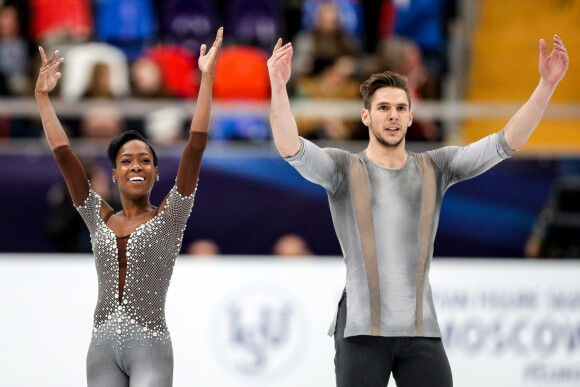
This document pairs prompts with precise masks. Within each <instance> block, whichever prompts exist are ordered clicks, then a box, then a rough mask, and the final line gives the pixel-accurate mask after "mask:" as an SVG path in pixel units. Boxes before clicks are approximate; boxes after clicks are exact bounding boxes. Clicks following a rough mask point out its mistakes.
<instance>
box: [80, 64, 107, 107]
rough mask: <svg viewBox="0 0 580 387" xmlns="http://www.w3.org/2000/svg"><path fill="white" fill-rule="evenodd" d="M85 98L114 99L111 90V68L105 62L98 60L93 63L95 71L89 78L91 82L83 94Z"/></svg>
mask: <svg viewBox="0 0 580 387" xmlns="http://www.w3.org/2000/svg"><path fill="white" fill-rule="evenodd" d="M83 98H96V99H113V98H114V95H113V92H112V91H111V68H110V67H109V65H108V64H107V63H105V62H97V63H95V64H94V65H93V71H92V72H91V75H90V78H89V84H88V85H87V88H86V90H85V92H84V94H83Z"/></svg>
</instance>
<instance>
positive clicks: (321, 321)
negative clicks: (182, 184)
mask: <svg viewBox="0 0 580 387" xmlns="http://www.w3.org/2000/svg"><path fill="white" fill-rule="evenodd" d="M337 2H338V3H341V4H342V5H343V6H345V7H347V8H348V7H350V8H348V9H350V10H354V11H353V12H354V13H352V14H351V16H352V17H353V19H352V20H355V21H356V20H358V21H360V22H361V23H363V21H365V22H366V24H364V23H363V25H358V24H356V23H355V24H352V25H351V27H350V28H352V29H353V31H355V33H360V31H359V30H357V28H360V29H365V28H367V29H368V28H369V23H370V22H369V20H367V19H368V16H365V15H368V14H369V13H371V12H373V11H372V10H375V9H376V7H377V5H378V4H379V3H380V4H381V7H383V8H381V10H383V9H386V8H388V7H389V6H390V7H394V9H398V10H401V9H405V7H407V6H409V5H410V4H412V5H417V4H419V5H421V4H423V3H424V2H425V3H432V4H436V5H437V6H440V5H441V4H445V5H446V6H450V7H451V8H453V13H452V16H453V20H452V22H451V23H449V24H448V25H447V34H446V39H447V40H446V49H447V51H446V54H445V55H446V58H447V66H448V69H447V72H446V74H445V78H444V79H443V81H442V87H443V91H442V95H441V97H440V98H438V99H426V100H422V101H417V103H414V108H415V117H416V118H417V119H418V120H419V119H424V120H435V121H437V122H438V123H439V125H440V128H441V130H442V135H441V138H439V139H438V140H437V141H410V142H409V143H408V148H409V149H410V150H413V151H422V150H427V149H433V148H437V147H440V146H444V145H448V144H453V145H464V144H467V143H469V142H471V141H474V140H477V139H479V138H481V137H483V136H485V135H488V134H490V133H493V132H495V131H497V130H499V129H501V127H502V126H503V125H504V124H505V122H506V121H507V119H508V118H509V117H510V116H511V115H512V114H513V113H514V112H515V111H516V110H517V108H518V107H519V106H521V104H522V103H523V102H525V100H526V98H527V97H528V96H529V95H530V93H531V92H532V90H533V88H534V87H535V85H536V83H537V81H538V77H539V76H538V74H537V67H538V66H537V55H538V48H537V41H538V39H540V38H544V39H546V40H547V41H548V47H549V48H551V36H552V35H553V34H554V33H558V34H559V35H560V36H561V37H562V38H563V40H564V42H565V44H566V46H567V48H568V51H569V57H570V68H569V70H568V73H567V75H566V77H565V78H564V80H563V81H562V84H561V85H560V86H559V88H558V90H557V91H556V93H555V95H554V96H553V98H552V101H551V103H550V106H549V107H548V110H547V111H546V114H545V117H544V119H543V120H542V122H541V123H540V125H539V126H538V129H537V130H536V133H534V135H533V136H532V137H531V138H530V141H529V143H528V144H527V145H526V146H525V148H524V149H523V150H522V151H521V152H519V153H518V154H517V155H516V156H514V157H513V158H511V159H509V160H506V161H504V162H502V163H500V164H499V165H498V166H496V167H494V168H493V169H491V170H490V171H488V172H486V173H485V174H483V175H481V176H479V177H477V178H474V179H472V180H469V181H466V182H463V183H461V184H457V185H455V186H453V187H451V188H450V190H449V191H448V192H447V194H446V196H445V199H444V201H443V207H442V210H441V217H440V223H439V228H438V234H437V239H436V242H435V262H434V263H433V265H432V274H431V283H432V287H433V294H434V297H435V301H436V304H437V311H438V317H439V322H440V325H441V329H442V331H443V335H444V342H445V346H446V349H447V351H448V354H449V358H450V362H451V366H452V369H453V374H454V381H455V385H457V386H475V387H477V386H490V385H493V386H522V387H528V386H530V387H531V386H575V385H579V384H580V348H579V345H580V287H579V285H578V283H579V282H578V278H579V275H580V267H579V266H578V260H577V259H578V258H579V257H580V205H578V203H580V77H579V76H578V74H579V71H578V70H579V63H580V61H578V60H577V53H578V52H580V31H579V28H580V2H578V1H576V0H532V1H526V2H520V1H517V0H465V1H460V0H457V1H448V0H433V1H427V0H393V1H388V0H384V1H381V2H374V1H364V0H360V1H358V0H342V1H337ZM41 3H42V4H41ZM170 3H171V4H173V3H176V4H177V3H190V5H191V4H194V3H195V5H196V6H197V7H198V8H199V9H202V8H203V7H204V6H203V4H205V3H208V2H205V1H201V0H195V1H193V0H191V1H189V0H183V1H167V2H166V4H170ZM210 3H211V1H210ZM214 3H215V4H217V10H218V11H220V10H221V11H222V12H223V13H224V15H226V16H223V18H222V20H218V21H221V22H223V24H225V27H226V29H225V34H226V36H228V34H230V35H229V39H228V40H227V41H226V45H225V46H224V48H225V47H228V46H235V45H236V44H241V43H240V42H242V32H243V30H238V29H237V28H238V27H239V24H240V23H237V22H236V20H235V18H233V19H232V16H227V15H231V13H232V12H234V11H236V10H238V11H236V12H238V15H242V13H241V11H239V8H236V7H239V6H240V4H241V3H243V2H242V1H239V0H237V1H235V0H220V1H217V2H214ZM234 3H235V4H234ZM267 3H268V4H274V5H276V6H278V8H277V9H278V11H280V10H281V13H282V15H283V16H284V17H279V18H278V19H276V20H277V21H276V23H275V24H274V25H275V26H276V28H274V29H272V31H273V32H272V33H273V34H278V35H281V36H283V37H284V39H285V40H287V39H291V38H293V37H294V36H295V35H294V34H293V33H298V32H299V31H300V30H302V29H307V25H308V20H307V19H306V17H305V16H304V15H307V14H308V7H314V6H316V5H317V4H316V3H319V2H317V1H306V0H292V1H268V2H267ZM24 4H28V5H30V4H32V5H34V7H36V6H39V7H40V6H47V7H48V8H42V9H44V10H46V9H49V10H50V9H52V10H53V11H54V10H59V9H63V8H58V7H65V8H66V7H68V8H69V9H73V8H75V9H76V7H81V8H82V7H83V6H87V5H88V7H89V8H87V9H91V10H92V11H93V12H94V15H95V20H94V24H93V25H90V26H89V27H90V28H91V29H92V31H93V32H92V33H91V34H89V35H88V36H85V37H84V38H83V39H84V40H81V41H79V40H78V38H75V39H77V40H74V39H73V40H74V42H73V43H70V41H69V42H68V43H67V44H63V46H62V47H63V48H66V50H70V49H72V48H74V47H76V46H77V45H80V44H81V43H83V44H88V42H103V41H107V39H105V38H100V37H99V36H100V35H99V33H102V34H105V32H106V31H108V30H107V28H105V27H107V23H105V24H103V25H102V26H101V24H99V19H97V15H98V10H99V9H101V8H99V7H105V6H111V7H114V6H115V5H116V4H129V5H131V6H135V5H137V6H141V7H142V9H146V8H147V7H160V6H162V4H164V2H162V1H146V0H139V1H137V0H114V1H113V0H98V1H82V0H67V1H64V0H60V1H55V2H52V1H48V0H46V1H45V0H42V1H41V0H29V1H10V0H0V6H2V7H3V6H10V5H16V6H17V7H22V6H24ZM55 4H56V5H55ZM83 4H84V5H83ZM147 4H148V5H147ZM450 4H452V5H450ZM34 7H31V8H30V9H29V13H28V16H29V20H28V21H27V23H28V25H29V26H30V28H34V26H35V25H36V24H35V23H36V22H35V15H36V16H38V15H39V14H38V13H37V14H34V12H31V11H30V10H31V9H32V11H34V9H36V8H34ZM50 7H52V8H50ZM253 8H255V7H254V6H247V9H253ZM151 9H157V8H151ZM184 9H185V8H184ZM203 9H205V8H203ZM43 12H44V13H42V14H40V15H41V16H42V18H43V20H47V18H48V16H47V15H49V14H48V13H46V12H45V11H43ZM357 12H358V13H357ZM63 15H64V14H63ZM152 15H154V16H155V15H156V14H155V13H152ZM353 15H354V16H353ZM38 17H40V16H38ZM63 17H64V16H63ZM357 18H358V19H357ZM208 20H210V21H211V23H209V26H210V27H211V28H213V27H214V25H213V24H212V23H214V22H216V20H213V19H208ZM232 20H233V21H232ZM292 20H294V22H291V21H292ZM383 21H384V20H383ZM109 24H111V21H110V20H109ZM113 24H114V23H113ZM144 25H145V27H143V28H141V29H140V28H137V26H132V28H133V30H135V31H137V30H139V31H141V32H142V33H147V31H148V27H147V26H155V25H156V24H155V21H151V20H149V22H147V23H145V24H144ZM159 25H161V24H159ZM103 26H104V27H103ZM357 26H358V27H357ZM129 27H131V26H129ZM216 27H217V25H216ZM380 27H381V26H377V28H379V29H380ZM103 28H104V29H103ZM129 29H131V28H129ZM153 29H155V28H153ZM98 31H101V32H99V33H98ZM268 31H270V30H268ZM356 31H358V32H356ZM162 33H163V29H162V28H160V27H159V29H158V30H155V31H153V32H151V34H153V35H155V34H162ZM212 33H213V32H212ZM236 34H237V35H236ZM0 35H2V34H1V33H0ZM21 35H22V36H24V37H25V38H26V40H27V44H29V46H30V47H31V48H33V49H36V46H37V45H38V44H39V43H41V41H39V40H38V39H40V38H38V39H37V38H36V36H37V35H33V34H32V32H30V33H29V32H28V31H25V32H24V33H22V34H21ZM232 35H233V36H232ZM102 36H105V35H102ZM208 36H210V35H208ZM2 39H3V38H2V37H1V36H0V47H1V46H2V42H3V40H2ZM211 39H212V38H211V36H210V37H209V38H206V40H205V41H204V42H206V43H210V42H211ZM236 39H238V41H236ZM149 41H151V40H149ZM108 42H109V43H111V41H110V40H109V41H108ZM200 42H201V40H200V41H197V42H194V43H191V42H185V43H183V44H184V45H195V44H197V46H196V47H198V46H199V43H200ZM273 42H274V40H273V39H270V40H269V41H261V42H260V41H254V42H253V43H251V44H250V45H252V44H253V46H254V47H257V48H259V49H260V50H264V51H263V55H264V56H265V57H267V55H268V54H267V51H266V48H265V47H270V46H272V45H273ZM113 43H119V42H113ZM43 44H44V42H43ZM46 44H47V45H48V47H51V48H52V47H54V48H56V45H55V44H56V43H54V42H51V41H49V42H47V43H46ZM140 44H141V45H147V43H143V42H141V43H140ZM244 44H246V43H244ZM260 45H263V46H264V47H260ZM139 47H140V46H139V45H137V46H134V45H124V46H123V49H124V50H125V53H126V54H127V56H128V57H129V58H130V57H131V55H137V54H136V53H135V51H134V50H137V49H139ZM141 48H142V47H141ZM66 50H64V49H63V51H64V52H65V56H66ZM29 66H30V68H31V69H33V68H34V67H35V66H36V62H34V56H33V55H32V56H31V63H30V64H29ZM232 71H233V70H232ZM29 73H30V74H29V75H30V76H31V77H32V78H31V79H32V80H34V78H33V76H32V75H33V70H30V71H29ZM77 75H78V74H74V73H71V72H69V73H68V74H67V72H66V67H64V69H63V81H64V80H65V79H66V78H67V76H68V77H69V78H73V79H74V77H75V76H77ZM216 79H217V76H216ZM9 80H10V79H9ZM262 80H263V79H262ZM29 82H30V80H29ZM266 87H267V84H266ZM61 92H63V93H65V94H66V90H61ZM184 92H188V91H187V90H186V91H184ZM214 92H215V93H216V94H218V95H219V93H220V92H222V91H217V90H216V91H214ZM222 95H224V94H222ZM53 101H54V104H55V109H56V111H57V113H58V115H59V117H60V118H61V120H62V121H63V123H64V124H65V125H66V126H67V128H70V130H71V134H72V139H71V141H72V146H73V149H74V150H75V152H77V153H78V154H79V155H80V156H82V157H83V159H84V160H87V161H90V162H92V163H94V164H95V165H98V166H100V167H101V168H102V169H103V170H105V171H109V170H110V166H109V165H108V161H107V160H106V157H105V154H106V145H107V141H106V140H103V139H90V138H84V137H83V136H82V135H81V133H80V129H79V127H80V121H81V119H82V117H83V114H84V113H85V112H86V111H88V110H89V109H90V108H91V107H94V106H96V105H103V106H105V107H107V108H108V107H110V105H114V107H115V108H116V109H118V110H119V111H121V113H122V116H123V119H124V120H125V126H126V127H128V128H138V129H142V128H143V123H142V119H143V117H145V116H146V115H147V114H148V113H149V112H152V111H165V112H167V111H169V112H174V113H175V115H178V116H183V117H184V118H183V120H184V122H185V126H184V128H186V127H187V120H188V119H189V118H190V117H191V114H192V113H193V110H194V107H195V98H194V97H186V98H182V97H175V96H173V97H172V98H168V99H167V98H166V99H158V100H147V101H144V100H139V99H135V98H132V97H131V96H130V95H125V96H123V97H122V98H116V99H114V100H112V101H105V102H102V101H100V102H99V101H95V100H90V99H89V100H86V99H79V98H65V97H64V96H63V95H61V96H55V98H53ZM214 101H215V103H214V107H213V114H212V128H211V131H213V133H214V134H212V138H211V140H210V143H209V145H208V148H207V150H206V153H205V155H204V160H203V164H202V171H201V175H200V181H199V189H198V191H197V194H196V199H195V205H194V209H193V212H192V215H191V218H190V220H189V222H188V225H187V229H186V231H185V237H184V243H183V250H182V252H183V254H182V256H181V257H180V259H179V260H178V263H177V265H176V269H175V274H174V279H173V281H172V285H171V287H170V290H169V295H168V305H167V314H168V315H167V319H168V323H169V327H170V329H171V333H172V336H173V340H174V350H175V386H177V387H180V386H184V387H187V386H202V387H205V386H208V387H222V386H296V385H300V386H331V385H334V374H333V372H334V370H333V356H334V349H333V341H332V339H331V338H329V337H327V336H326V331H327V329H328V324H329V323H330V321H331V320H332V314H333V313H334V311H335V307H336V301H337V299H338V296H339V294H340V291H341V290H342V287H343V285H344V265H343V263H342V261H341V258H340V254H341V252H340V246H339V244H338V241H337V239H336V236H335V234H334V229H333V226H332V222H331V219H330V213H329V210H328V202H327V198H326V194H325V192H324V190H323V189H322V188H320V187H318V186H315V185H313V184H311V183H309V182H307V181H305V180H304V179H303V178H301V177H300V176H299V174H298V173H297V172H296V171H295V170H294V169H293V168H291V167H290V166H289V165H288V164H287V163H286V162H284V161H283V160H282V159H281V158H280V157H279V155H278V154H277V152H276V150H275V148H274V147H273V144H272V142H271V140H270V137H269V134H268V133H269V124H268V115H269V104H268V99H267V98H262V99H260V98H258V99H251V100H250V99H239V98H228V97H227V95H224V97H223V98H217V97H216V98H215V100H214ZM291 103H292V107H293V111H294V114H295V116H296V117H297V119H299V120H308V119H314V118H316V119H318V118H321V117H322V118H324V117H332V118H341V119H357V117H359V115H360V109H361V103H360V101H358V100H316V99H308V98H302V97H298V96H293V97H292V100H291ZM164 117H167V115H165V116H164ZM231 130H238V131H239V132H240V133H243V134H244V136H248V137H246V138H235V136H233V135H231V134H228V133H230V131H231ZM248 133H250V134H248ZM252 136H253V137H252ZM315 141H316V142H317V143H318V144H319V145H321V146H332V147H339V148H344V149H349V150H352V151H360V150H362V149H364V147H365V144H366V143H365V140H364V139H358V140H350V141H345V140H342V141H333V140H329V139H325V140H315ZM182 147H183V141H182V140H177V141H175V142H174V143H171V144H161V143H159V144H158V145H156V150H157V153H158V155H159V159H160V163H159V164H160V167H159V168H160V175H161V181H160V182H159V183H158V184H157V186H156V187H155V189H154V191H153V194H152V202H153V203H157V202H159V201H160V200H161V199H162V197H163V196H164V195H165V194H166V192H167V191H168V190H169V188H170V187H171V186H172V184H173V182H174V178H175V174H176V170H177V166H178V163H179V157H180V154H181V150H182ZM63 184H64V182H63V180H62V178H61V177H60V172H59V170H58V167H57V165H56V163H55V162H54V160H53V159H52V154H51V152H50V149H49V148H48V146H47V144H46V142H45V140H44V138H43V134H42V130H41V127H40V124H39V120H38V113H37V108H36V104H35V102H34V99H33V98H32V97H31V95H30V94H29V93H28V94H27V93H26V92H23V93H21V94H15V95H7V94H3V95H0V230H1V231H2V232H1V233H0V308H1V310H2V311H3V313H2V317H1V318H0V331H1V332H3V335H2V336H3V339H2V344H1V345H0V360H2V362H3V364H4V365H5V366H4V367H3V372H2V373H0V386H7V387H17V386H78V385H83V384H84V383H85V382H84V381H85V369H84V360H85V356H86V350H87V347H88V342H89V339H90V331H91V327H92V324H91V318H92V312H93V308H94V304H95V300H96V274H95V271H94V264H93V261H92V259H91V255H90V254H88V253H79V251H83V252H84V251H86V249H87V248H90V246H88V241H89V239H88V233H87V232H86V231H85V229H84V226H83V225H82V224H80V223H79V225H78V227H76V229H74V231H75V232H74V233H73V232H72V231H67V232H70V235H71V237H70V238H69V239H73V238H74V239H75V240H79V241H80V242H79V243H80V244H79V245H78V246H75V248H76V249H77V252H75V253H72V254H70V253H65V252H63V248H62V246H60V245H59V242H58V241H56V240H55V237H54V235H53V234H51V232H50V230H51V227H54V225H55V222H56V223H57V224H58V222H59V221H63V222H64V220H66V219H64V220H63V218H64V216H65V215H62V216H59V215H56V217H55V215H54V214H53V213H52V212H51V206H50V205H49V203H51V200H52V201H54V198H55V192H62V189H63ZM68 209H69V210H70V209H71V207H68ZM67 216H68V214H67ZM72 216H74V214H73V215H72ZM77 220H78V219H77ZM73 234H74V235H73ZM288 234H292V235H298V236H300V237H301V238H302V239H303V240H304V241H305V243H306V245H307V246H308V250H309V252H310V253H311V254H309V256H307V257H298V258H296V257H293V258H295V259H292V258H289V257H280V256H276V255H274V253H273V251H274V250H273V249H274V245H275V243H276V241H277V240H278V239H279V238H280V237H282V236H284V235H288ZM67 235H68V234H67ZM198 240H210V241H213V242H215V244H216V245H217V246H219V253H220V254H219V255H211V256H209V257H205V258H209V259H201V258H199V257H197V256H195V255H190V254H188V251H189V250H188V247H189V246H190V245H191V244H192V243H193V242H195V241H198ZM82 241H84V243H83V242H82ZM534 243H536V244H542V243H544V246H545V249H540V250H539V252H538V251H537V250H536V253H535V254H534V253H532V252H531V251H533V246H534ZM530 256H534V257H535V258H536V259H529V257H530ZM548 258H549V259H548ZM265 316H266V317H265ZM390 385H394V382H393V381H391V384H390Z"/></svg>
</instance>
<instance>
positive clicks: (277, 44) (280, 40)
mask: <svg viewBox="0 0 580 387" xmlns="http://www.w3.org/2000/svg"><path fill="white" fill-rule="evenodd" d="M280 47H282V38H278V41H277V42H276V45H275V46H274V50H273V51H272V53H275V52H276V50H277V49H279V48H280Z"/></svg>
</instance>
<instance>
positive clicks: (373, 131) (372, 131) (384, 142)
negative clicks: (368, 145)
mask: <svg viewBox="0 0 580 387" xmlns="http://www.w3.org/2000/svg"><path fill="white" fill-rule="evenodd" d="M369 129H370V130H371V133H372V134H373V136H375V138H376V139H377V141H378V142H379V143H380V144H382V145H384V146H385V147H387V148H396V147H398V146H399V145H401V143H402V142H403V140H404V139H405V136H402V137H401V139H400V140H399V141H397V142H396V143H395V144H389V143H388V142H387V141H386V140H385V139H384V138H382V137H381V136H379V135H378V134H377V133H376V132H375V130H374V129H373V122H372V120H371V122H370V123H369Z"/></svg>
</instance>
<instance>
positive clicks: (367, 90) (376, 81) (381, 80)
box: [360, 71, 411, 110]
mask: <svg viewBox="0 0 580 387" xmlns="http://www.w3.org/2000/svg"><path fill="white" fill-rule="evenodd" d="M383 87H394V88H397V89H401V90H403V91H404V92H405V93H406V94H407V100H408V101H409V108H411V92H410V91H409V85H408V84H407V78H406V77H404V76H402V75H400V74H398V73H396V72H394V71H385V72H384V73H378V74H373V75H371V76H370V78H369V79H367V80H366V81H364V82H363V84H362V85H360V93H361V94H362V97H363V104H364V107H365V109H367V110H369V109H370V108H371V99H372V97H373V94H375V91H377V90H378V89H382V88H383Z"/></svg>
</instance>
